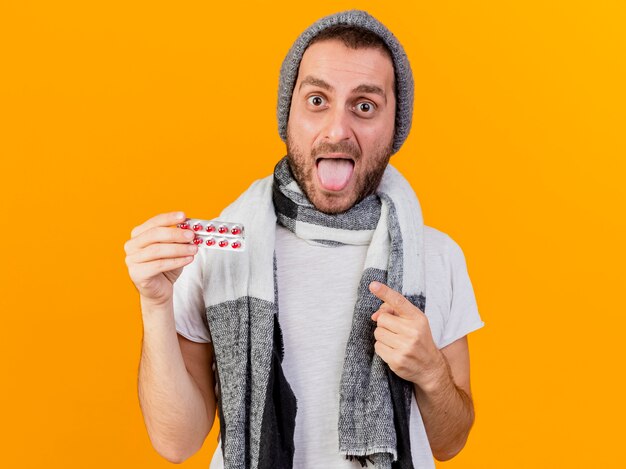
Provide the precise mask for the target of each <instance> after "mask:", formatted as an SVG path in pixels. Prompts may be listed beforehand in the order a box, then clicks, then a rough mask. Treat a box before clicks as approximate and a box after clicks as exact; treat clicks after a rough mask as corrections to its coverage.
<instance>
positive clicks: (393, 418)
mask: <svg viewBox="0 0 626 469" xmlns="http://www.w3.org/2000/svg"><path fill="white" fill-rule="evenodd" d="M219 218H220V219H221V220H225V221H233V222H238V223H242V224H244V226H245V229H246V242H247V250H246V251H244V252H241V253H236V254H235V253H226V252H221V251H215V250H206V251H205V261H204V262H205V266H204V268H203V277H204V279H203V284H204V285H205V286H206V287H205V288H206V289H207V290H208V291H206V292H205V306H206V315H207V320H208V324H209V330H210V333H211V340H212V342H213V347H214V353H215V362H216V376H217V385H218V389H219V397H218V412H219V418H220V435H221V440H222V451H223V458H224V467H225V469H232V468H242V469H244V468H245V469H248V468H250V469H269V468H273V469H283V468H284V469H291V468H292V467H293V455H294V442H293V436H294V430H295V416H296V412H297V396H295V395H294V393H293V391H292V389H291V387H290V386H289V383H288V382H287V380H286V378H285V375H284V374H283V371H282V365H281V364H282V360H283V354H284V350H283V344H282V334H281V331H280V323H279V313H280V312H279V311H278V295H279V294H280V292H279V291H278V287H277V283H276V258H275V255H274V242H275V229H276V223H277V222H278V223H280V224H282V225H283V226H285V227H286V228H288V229H289V230H291V231H292V232H294V233H295V234H296V235H297V236H299V237H302V238H305V239H307V240H308V241H309V242H313V243H319V244H324V245H331V246H339V245H342V244H366V245H369V247H368V250H367V254H366V262H365V267H364V270H363V275H362V278H361V281H360V284H359V286H358V295H357V301H356V304H355V306H354V315H353V320H352V327H351V331H350V334H349V338H348V343H347V346H346V353H345V358H344V366H343V372H342V377H341V385H340V395H339V396H337V398H338V399H339V428H338V431H339V442H338V448H339V452H340V454H341V455H345V457H346V458H349V459H351V460H352V459H357V460H358V461H359V462H361V465H362V466H365V465H367V462H368V461H369V462H371V463H372V464H373V465H374V467H375V468H377V469H382V468H386V469H387V468H394V469H396V468H398V469H399V468H403V469H404V468H407V469H408V468H413V464H412V458H411V447H410V438H409V412H410V407H411V398H412V393H413V385H412V384H411V383H410V382H408V381H405V380H404V379H402V378H400V377H398V376H397V375H396V374H395V373H394V372H393V371H391V370H390V369H389V367H388V366H387V364H386V363H384V362H383V361H382V359H381V358H380V357H379V356H378V355H377V354H376V353H375V352H374V342H375V339H374V329H375V327H376V324H375V322H374V321H372V320H371V318H370V316H371V315H372V314H373V313H374V311H376V310H377V309H378V308H379V307H380V305H381V301H380V300H379V299H378V298H376V297H375V296H374V295H372V294H371V293H370V292H369V290H368V285H369V284H370V283H371V282H372V281H374V280H376V281H379V282H382V283H385V284H386V285H388V286H389V287H390V288H392V289H394V290H397V291H400V292H402V294H403V295H404V296H406V298H407V299H409V300H410V301H411V302H412V303H413V304H414V305H416V306H417V307H418V308H420V309H421V310H422V311H424V308H425V303H426V298H425V292H424V228H423V221H422V213H421V208H420V205H419V202H418V200H417V197H416V196H415V193H414V192H413V190H412V189H411V187H410V185H409V183H408V182H407V181H406V180H405V179H404V177H402V175H401V174H400V173H399V172H398V171H397V170H396V169H395V168H393V167H392V166H391V165H388V166H387V168H386V169H385V173H384V175H383V178H382V180H381V183H380V185H379V187H378V190H377V192H376V194H372V195H370V196H368V197H366V198H365V199H363V200H362V201H361V202H359V203H358V204H356V205H355V206H353V207H352V208H351V209H349V210H348V211H347V212H344V213H342V214H338V215H327V214H324V213H322V212H319V211H317V210H316V209H315V207H314V206H313V205H312V204H311V203H310V202H309V200H308V199H307V198H306V196H305V195H304V194H303V192H302V190H301V189H300V187H299V186H298V184H297V182H296V181H295V180H294V179H293V175H292V173H291V171H290V169H289V165H288V163H287V158H286V157H285V158H283V159H281V160H280V161H279V163H278V164H277V165H276V167H275V170H274V175H273V176H268V177H266V178H264V179H260V180H258V181H256V182H254V183H253V184H252V185H251V186H250V187H249V188H248V190H246V191H245V192H244V193H243V194H242V195H241V196H240V197H239V198H238V199H237V200H236V201H235V202H233V203H232V204H231V205H230V206H228V207H227V208H226V209H224V211H223V212H222V213H221V215H220V217H219ZM405 266H406V268H405ZM320 294H323V292H320Z"/></svg>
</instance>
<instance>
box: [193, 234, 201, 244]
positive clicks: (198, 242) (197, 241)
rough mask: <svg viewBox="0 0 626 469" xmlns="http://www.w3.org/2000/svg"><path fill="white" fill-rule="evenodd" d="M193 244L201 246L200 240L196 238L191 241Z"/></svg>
mask: <svg viewBox="0 0 626 469" xmlns="http://www.w3.org/2000/svg"><path fill="white" fill-rule="evenodd" d="M193 244H202V238H198V237H197V236H196V237H195V238H194V239H193Z"/></svg>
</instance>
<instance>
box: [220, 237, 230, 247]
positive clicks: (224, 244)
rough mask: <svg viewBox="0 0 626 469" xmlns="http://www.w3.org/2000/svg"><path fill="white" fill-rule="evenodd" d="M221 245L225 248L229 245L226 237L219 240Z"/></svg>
mask: <svg viewBox="0 0 626 469" xmlns="http://www.w3.org/2000/svg"><path fill="white" fill-rule="evenodd" d="M219 246H220V247H221V248H225V247H226V246H228V241H226V240H225V239H223V240H221V241H220V242H219Z"/></svg>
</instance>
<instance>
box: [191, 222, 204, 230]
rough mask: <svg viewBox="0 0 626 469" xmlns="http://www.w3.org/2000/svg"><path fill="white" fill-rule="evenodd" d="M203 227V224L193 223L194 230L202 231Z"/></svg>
mask: <svg viewBox="0 0 626 469" xmlns="http://www.w3.org/2000/svg"><path fill="white" fill-rule="evenodd" d="M201 229H202V225H200V224H198V223H196V224H195V225H193V230H194V231H200V230H201Z"/></svg>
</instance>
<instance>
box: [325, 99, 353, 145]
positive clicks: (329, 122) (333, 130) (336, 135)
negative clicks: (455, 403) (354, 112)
mask: <svg viewBox="0 0 626 469" xmlns="http://www.w3.org/2000/svg"><path fill="white" fill-rule="evenodd" d="M349 112H350V111H349V110H346V109H344V108H341V107H336V108H334V109H332V110H331V111H330V112H328V113H327V114H326V121H325V123H324V124H325V125H324V128H323V134H322V136H323V137H324V141H327V142H330V143H337V142H340V141H342V140H349V139H350V136H351V135H352V128H351V126H350V115H349Z"/></svg>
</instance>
